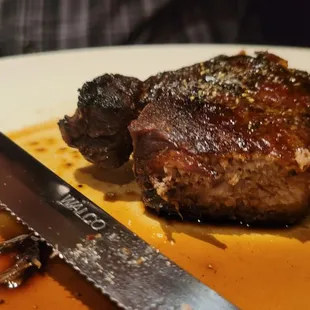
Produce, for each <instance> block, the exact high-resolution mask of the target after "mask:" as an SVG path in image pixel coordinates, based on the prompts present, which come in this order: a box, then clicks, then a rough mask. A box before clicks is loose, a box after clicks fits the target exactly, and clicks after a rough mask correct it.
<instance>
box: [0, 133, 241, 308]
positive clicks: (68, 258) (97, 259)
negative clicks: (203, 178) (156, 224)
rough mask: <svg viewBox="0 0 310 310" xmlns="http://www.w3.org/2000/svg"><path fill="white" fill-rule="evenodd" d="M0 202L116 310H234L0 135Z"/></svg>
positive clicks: (213, 292)
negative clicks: (115, 307)
mask: <svg viewBox="0 0 310 310" xmlns="http://www.w3.org/2000/svg"><path fill="white" fill-rule="evenodd" d="M0 202H2V204H4V205H6V207H7V209H8V211H10V212H11V214H12V215H14V216H15V217H16V218H18V220H19V221H21V222H22V223H23V224H24V225H26V226H27V227H28V228H29V229H30V230H31V231H33V232H34V233H36V234H37V235H39V236H40V238H42V240H44V241H45V242H46V243H47V244H48V245H50V246H51V247H52V248H53V249H55V250H57V251H58V253H59V255H60V256H61V257H62V258H63V259H64V260H65V262H67V263H68V264H70V265H71V266H72V267H73V268H74V269H76V270H77V271H78V272H80V273H81V274H82V275H84V276H85V277H86V279H87V280H88V281H90V282H92V283H93V285H94V286H95V287H97V288H99V289H100V290H101V291H102V293H103V294H105V295H107V296H109V298H110V299H111V300H113V301H114V302H116V304H117V305H118V306H119V307H120V308H123V309H132V310H134V309H137V310H140V309H143V310H147V309H149V310H151V309H156V310H169V309H171V310H173V309H176V310H177V309H178V310H181V309H183V308H182V307H185V308H184V309H191V310H213V309H214V310H220V309H221V310H228V309H237V307H235V306H234V305H233V304H231V303H230V302H229V301H227V300H226V299H224V298H223V297H222V296H220V295H219V294H218V293H217V292H215V291H214V290H212V289H211V288H209V287H207V286H206V285H204V284H203V283H201V282H200V281H198V280H197V279H196V278H194V277H193V276H191V275H190V274H189V273H187V272H185V271H184V270H183V269H181V268H180V267H179V266H178V265H176V264H175V263H174V262H172V261H170V260H169V259H168V258H167V257H165V256H163V255H162V254H161V253H159V251H158V250H156V249H154V248H153V247H151V246H150V245H149V244H147V243H146V242H145V241H143V240H142V239H141V238H139V237H138V236H136V235H135V234H134V233H133V232H131V231H130V230H129V229H127V228H126V227H125V226H123V225H122V224H121V223H119V222H118V221H117V220H116V219H114V218H113V217H111V216H110V215H109V214H108V213H106V212H105V211H104V210H102V209H101V208H99V207H98V206H97V205H95V204H94V203H93V202H92V201H90V200H89V199H87V198H86V197H85V196H84V195H82V194H81V193H80V192H79V191H77V190H75V189H74V188H73V187H71V186H70V185H69V184H68V183H66V182H65V181H64V180H62V179H61V178H60V177H58V176H57V175H56V174H54V173H53V172H52V171H51V170H49V169H48V168H47V167H45V166H44V165H43V164H41V163H40V162H39V161H37V160H36V159H35V158H34V157H32V156H31V155H30V154H28V153H27V152H26V151H25V150H23V149H22V148H21V147H19V146H18V145H17V144H15V143H14V142H13V141H12V140H10V139H9V138H8V137H6V136H5V135H4V134H2V133H0ZM89 235H96V236H97V237H96V238H91V239H90V238H89V237H88V236H89Z"/></svg>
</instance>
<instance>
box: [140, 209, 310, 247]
mask: <svg viewBox="0 0 310 310" xmlns="http://www.w3.org/2000/svg"><path fill="white" fill-rule="evenodd" d="M144 214H145V215H146V216H148V217H150V218H152V219H153V220H157V221H159V223H160V225H161V228H162V230H163V231H164V233H165V235H166V237H167V239H168V240H169V241H174V239H173V236H172V235H173V234H174V233H177V234H185V235H188V236H191V237H193V238H195V239H199V240H201V241H204V242H207V243H209V244H212V245H214V246H215V247H217V248H220V249H222V250H225V249H226V248H227V246H226V244H224V243H223V242H221V241H220V240H219V239H217V238H216V237H215V235H218V236H220V235H235V236H242V235H252V234H253V235H271V236H272V235H274V236H280V237H284V238H290V239H292V238H293V239H296V240H299V241H300V242H302V243H305V242H308V241H310V216H308V217H306V218H305V219H304V220H303V221H302V222H300V223H298V224H296V225H294V226H290V227H274V228H271V227H254V226H245V225H241V224H237V223H231V222H230V223H227V222H226V223H224V222H221V223H216V224H215V223H208V222H194V221H184V220H181V219H176V217H169V216H163V215H160V216H159V215H158V214H157V213H156V211H154V210H153V209H145V212H144Z"/></svg>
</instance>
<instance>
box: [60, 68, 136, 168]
mask: <svg viewBox="0 0 310 310" xmlns="http://www.w3.org/2000/svg"><path fill="white" fill-rule="evenodd" d="M141 87H142V82H141V81H139V80H138V79H136V78H131V77H125V76H121V75H118V74H116V75H109V74H105V75H103V76H100V77H98V78H96V79H94V80H93V81H90V82H87V83H85V84H84V85H83V87H82V88H81V89H80V90H79V97H78V108H77V110H76V111H75V114H74V115H73V116H72V117H69V116H65V117H64V119H63V120H60V121H59V127H60V131H61V134H62V137H63V139H64V141H65V142H66V143H67V144H68V145H69V146H71V147H75V148H77V149H78V150H79V151H80V152H81V154H82V155H83V156H84V157H85V158H86V159H87V160H88V161H90V162H91V163H94V164H96V165H98V166H101V167H103V168H117V167H120V166H121V165H123V164H124V163H125V162H126V161H127V160H128V158H129V156H130V154H131V153H132V140H131V137H130V134H129V131H128V128H127V127H128V125H129V123H130V121H132V120H133V119H135V118H137V117H138V115H139V112H140V110H141V109H142V106H141V104H139V96H140V92H141Z"/></svg>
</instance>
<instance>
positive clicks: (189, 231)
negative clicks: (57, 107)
mask: <svg viewBox="0 0 310 310" xmlns="http://www.w3.org/2000/svg"><path fill="white" fill-rule="evenodd" d="M9 136H10V137H11V138H12V139H13V140H14V141H15V142H17V143H18V144H19V145H20V146H22V147H23V148H24V149H26V151H28V152H29V153H31V154H32V155H34V156H35V157H36V158H37V159H38V160H40V161H41V162H42V163H44V164H45V165H46V166H48V167H49V168H50V169H51V170H53V171H54V172H55V173H57V174H58V175H59V176H60V177H62V178H63V179H65V180H66V181H67V182H69V183H70V184H71V185H73V186H74V187H75V188H76V189H78V190H79V191H81V192H82V193H83V194H84V195H86V196H87V197H89V198H90V199H91V200H93V201H94V202H95V203H96V204H98V205H99V206H100V207H102V208H103V209H105V210H106V211H107V212H108V213H110V214H111V215H112V216H113V217H115V218H116V219H117V220H119V221H120V222H121V223H123V224H124V225H125V226H127V227H128V228H129V229H131V230H132V231H134V232H135V233H136V234H137V235H139V236H140V237H142V238H143V239H144V240H146V241H147V242H149V243H150V244H152V245H153V246H155V247H156V248H158V249H159V250H160V251H162V253H163V254H165V255H167V256H168V257H169V258H171V259H172V260H174V261H175V262H176V263H177V264H179V265H180V266H181V267H183V268H184V269H186V270H187V271H188V272H190V273H191V274H193V275H194V276H195V277H197V278H198V279H200V280H201V281H202V282H204V283H205V284H207V285H208V286H210V287H211V288H213V289H215V290H216V291H218V292H219V293H220V294H221V295H223V296H224V297H225V298H227V299H229V300H230V301H232V302H233V303H234V304H236V305H237V306H238V307H240V308H241V309H251V310H252V309H254V310H255V309H257V310H258V309H259V310H260V309H281V310H282V309H307V307H308V305H309V303H310V296H309V294H308V288H309V287H310V264H309V259H310V220H305V221H304V222H303V223H301V224H299V225H297V226H296V227H293V228H284V229H273V230H272V229H269V230H267V229H254V228H251V227H241V226H240V227H228V226H215V225H210V224H201V223H184V222H181V221H168V220H165V219H162V218H158V217H157V216H155V215H152V214H150V213H149V212H146V210H145V209H144V207H143V204H142V202H141V201H140V192H139V188H138V186H137V184H136V183H135V181H134V177H133V174H132V169H131V163H130V162H129V163H128V164H126V165H125V166H123V167H121V168H119V169H116V170H115V171H113V173H109V172H106V171H104V170H101V169H98V168H96V167H94V166H92V165H90V164H89V163H88V162H86V161H85V160H84V159H83V158H82V156H81V155H80V154H79V153H78V152H77V151H76V150H74V149H70V148H68V147H67V146H66V145H65V143H64V142H63V140H62V139H61V136H60V134H59V131H58V128H57V124H56V121H54V122H51V123H47V124H41V125H36V126H33V127H31V128H26V129H24V130H21V131H19V132H14V133H10V134H9ZM0 227H1V229H0V235H1V236H2V238H5V239H8V238H10V237H12V236H14V235H16V234H18V233H20V227H18V226H16V224H15V222H14V220H12V219H11V218H10V217H9V216H8V215H6V214H0ZM4 259H5V260H6V261H4ZM7 259H8V258H3V260H1V262H0V268H4V267H5V266H6V265H7V264H8V261H7ZM0 299H1V300H3V303H2V304H1V306H2V305H3V309H46V310H49V309H55V308H57V307H58V308H59V309H63V308H68V309H69V308H70V309H77V310H80V309H87V308H91V309H109V307H112V306H111V305H109V306H108V305H107V301H106V299H105V297H103V296H102V295H101V294H100V293H99V292H98V291H97V290H93V289H92V286H91V285H90V284H88V283H86V282H85V281H84V280H83V278H82V277H80V276H79V275H78V274H76V273H75V272H74V271H72V270H71V268H70V267H68V266H66V265H65V264H64V263H63V262H62V261H60V260H58V259H57V258H56V259H53V260H52V261H51V262H50V264H49V266H48V270H47V272H46V273H44V274H42V275H41V274H38V275H36V276H35V277H33V278H31V279H30V280H29V281H28V282H27V283H26V284H25V285H24V286H23V287H21V288H19V289H17V290H8V289H6V288H0ZM0 302H1V301H0ZM103 305H105V307H103Z"/></svg>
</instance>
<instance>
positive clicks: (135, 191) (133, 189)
mask: <svg viewBox="0 0 310 310" xmlns="http://www.w3.org/2000/svg"><path fill="white" fill-rule="evenodd" d="M74 176H75V179H76V181H77V182H79V183H81V184H86V185H87V186H89V187H90V188H92V189H95V190H97V191H99V192H101V193H103V194H105V197H106V200H107V201H128V202H131V201H140V200H141V195H140V190H139V187H138V185H137V184H136V182H135V178H134V174H133V171H132V161H130V162H128V163H126V164H125V165H124V166H122V167H120V168H118V169H113V170H106V169H101V168H98V167H96V166H94V165H90V166H87V167H84V168H80V169H77V170H76V171H75V173H74Z"/></svg>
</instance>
